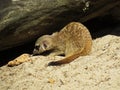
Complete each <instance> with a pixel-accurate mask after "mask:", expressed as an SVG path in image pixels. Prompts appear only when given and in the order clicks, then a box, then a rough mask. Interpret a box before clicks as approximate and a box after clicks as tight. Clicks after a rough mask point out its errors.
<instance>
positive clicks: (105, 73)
mask: <svg viewBox="0 0 120 90" xmlns="http://www.w3.org/2000/svg"><path fill="white" fill-rule="evenodd" d="M117 30H118V33H119V32H120V29H117ZM113 31H114V30H113ZM62 58H64V57H61V56H56V57H47V56H46V57H45V56H34V57H31V59H32V61H29V62H25V63H23V64H21V65H18V66H14V67H8V66H7V65H6V66H3V67H0V90H120V36H115V35H105V36H103V37H100V38H96V39H95V40H93V48H92V52H91V54H90V55H88V56H83V57H79V58H78V59H76V60H74V61H73V62H71V63H69V64H66V65H61V66H47V64H48V63H49V62H50V61H51V60H59V59H62Z"/></svg>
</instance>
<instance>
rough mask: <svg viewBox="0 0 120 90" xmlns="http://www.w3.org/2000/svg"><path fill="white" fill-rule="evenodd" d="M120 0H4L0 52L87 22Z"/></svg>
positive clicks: (0, 6)
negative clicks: (64, 27)
mask: <svg viewBox="0 0 120 90" xmlns="http://www.w3.org/2000/svg"><path fill="white" fill-rule="evenodd" d="M119 4H120V1H119V0H116V2H115V1H114V0H97V1H94V0H0V51H1V50H5V49H8V48H11V47H15V46H18V45H21V44H24V43H27V42H29V41H32V40H34V39H36V38H37V37H39V36H40V35H43V34H46V33H47V34H48V33H51V32H53V31H56V30H60V28H62V27H63V26H65V25H66V24H67V23H68V22H70V21H81V22H85V21H87V20H90V19H92V18H94V17H97V16H100V15H105V14H106V12H107V11H108V10H110V9H112V8H114V7H115V6H117V5H119Z"/></svg>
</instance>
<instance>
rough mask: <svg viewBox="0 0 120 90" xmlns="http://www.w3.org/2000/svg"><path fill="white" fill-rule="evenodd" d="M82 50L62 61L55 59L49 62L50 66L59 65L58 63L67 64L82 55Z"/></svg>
mask: <svg viewBox="0 0 120 90" xmlns="http://www.w3.org/2000/svg"><path fill="white" fill-rule="evenodd" d="M80 54H81V52H80V53H76V54H73V55H71V56H69V57H66V58H64V59H62V60H60V61H53V62H50V63H49V64H48V66H57V65H61V64H67V63H70V62H72V61H73V60H75V59H76V58H78V57H79V56H80Z"/></svg>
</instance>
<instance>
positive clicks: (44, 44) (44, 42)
mask: <svg viewBox="0 0 120 90" xmlns="http://www.w3.org/2000/svg"><path fill="white" fill-rule="evenodd" d="M52 39H53V38H52V37H51V35H44V36H42V37H40V38H38V39H37V41H36V42H35V48H34V50H33V54H34V55H35V54H41V53H43V52H45V51H48V50H51V49H53V48H54V45H53V44H54V43H53V40H52Z"/></svg>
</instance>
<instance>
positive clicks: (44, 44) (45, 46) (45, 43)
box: [43, 40, 49, 49]
mask: <svg viewBox="0 0 120 90" xmlns="http://www.w3.org/2000/svg"><path fill="white" fill-rule="evenodd" d="M48 44H49V42H48V41H47V40H44V41H43V47H44V48H45V49H46V48H47V46H48Z"/></svg>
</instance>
